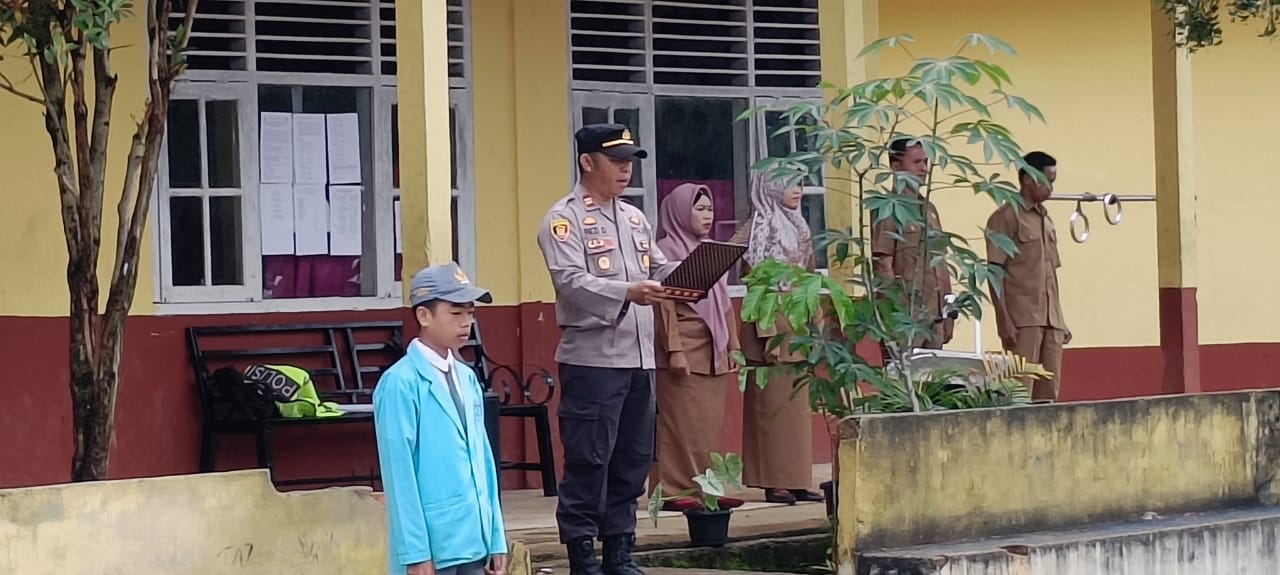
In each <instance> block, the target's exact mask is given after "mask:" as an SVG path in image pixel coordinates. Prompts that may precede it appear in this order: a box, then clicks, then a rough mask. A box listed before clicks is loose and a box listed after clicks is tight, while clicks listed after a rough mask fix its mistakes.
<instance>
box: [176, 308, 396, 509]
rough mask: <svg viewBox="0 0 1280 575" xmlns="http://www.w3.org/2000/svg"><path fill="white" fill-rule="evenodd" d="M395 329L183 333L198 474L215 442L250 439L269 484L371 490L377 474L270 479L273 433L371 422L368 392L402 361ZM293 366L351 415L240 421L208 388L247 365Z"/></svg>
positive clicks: (212, 462)
mask: <svg viewBox="0 0 1280 575" xmlns="http://www.w3.org/2000/svg"><path fill="white" fill-rule="evenodd" d="M403 326H404V324H403V323H402V322H398V321H381V322H350V323H310V324H287V325H247V326H218V327H190V328H187V341H188V344H189V346H190V351H191V363H192V367H193V369H194V370H195V376H196V385H197V387H198V393H199V399H200V415H201V431H200V471H201V472H212V471H215V470H216V469H217V450H218V437H219V436H221V435H253V436H254V439H255V443H256V447H257V456H258V467H264V468H266V469H268V470H270V472H271V477H272V480H273V481H274V482H275V484H276V485H279V486H287V485H307V484H321V483H329V484H332V483H351V482H361V483H365V482H367V483H372V482H374V481H377V480H379V479H380V477H379V475H378V474H377V473H372V472H371V473H370V474H369V475H353V476H349V477H312V478H299V479H286V480H280V479H276V476H275V475H276V474H275V465H274V464H275V460H274V453H273V447H272V437H271V436H272V432H273V430H275V429H276V428H278V427H296V426H309V425H350V424H366V425H371V424H372V423H373V411H372V403H371V402H372V400H373V387H374V384H375V383H377V381H378V377H379V376H380V375H381V373H382V372H383V371H384V370H386V369H387V368H388V367H390V366H391V364H393V363H395V361H396V360H397V359H399V358H400V356H402V355H403V354H404V341H403V337H402V333H403ZM254 363H269V364H278V365H294V366H297V367H301V368H304V369H306V370H307V371H308V372H310V374H311V378H312V380H313V381H314V382H315V384H316V390H317V391H318V392H319V394H320V398H321V400H323V401H333V402H336V403H339V404H342V405H343V406H344V407H348V406H349V407H351V408H352V409H351V411H349V412H348V413H346V414H344V415H342V416H341V417H303V418H287V417H273V418H268V419H261V420H247V419H242V418H236V417H234V416H233V411H234V405H233V403H232V400H231V399H230V398H227V397H224V396H222V395H221V394H220V393H218V392H217V390H216V388H215V386H214V385H213V381H212V380H213V373H214V371H216V370H217V369H218V368H220V367H233V368H235V369H237V370H243V369H244V368H245V367H247V366H248V365H250V364H254Z"/></svg>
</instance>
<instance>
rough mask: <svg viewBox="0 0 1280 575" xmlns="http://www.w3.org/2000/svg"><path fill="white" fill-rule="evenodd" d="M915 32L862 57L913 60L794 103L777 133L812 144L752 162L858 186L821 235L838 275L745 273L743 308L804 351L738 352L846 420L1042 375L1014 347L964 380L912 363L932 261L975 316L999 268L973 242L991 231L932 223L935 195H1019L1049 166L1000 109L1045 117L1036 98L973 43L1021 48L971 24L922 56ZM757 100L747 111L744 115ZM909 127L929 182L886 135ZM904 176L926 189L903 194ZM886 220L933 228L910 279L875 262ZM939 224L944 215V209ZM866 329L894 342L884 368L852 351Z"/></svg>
mask: <svg viewBox="0 0 1280 575" xmlns="http://www.w3.org/2000/svg"><path fill="white" fill-rule="evenodd" d="M911 42H913V39H912V38H911V37H910V36H893V37H888V38H883V39H880V40H877V41H875V42H873V43H871V44H870V45H868V46H867V47H866V48H865V49H864V50H863V51H862V53H861V54H860V55H859V57H860V58H865V57H870V56H873V55H875V54H877V53H878V52H881V51H882V50H886V49H897V50H902V51H904V52H905V53H906V54H907V55H908V57H910V58H911V61H912V63H911V66H910V69H909V71H908V72H907V73H906V74H904V75H901V76H893V77H887V78H877V79H873V80H870V81H867V82H864V83H861V84H858V85H856V86H852V87H849V88H845V89H839V90H836V91H835V95H834V97H832V98H831V99H830V100H829V101H824V102H814V103H802V104H798V105H795V106H791V107H789V108H786V109H785V111H784V112H783V116H784V117H785V118H786V122H785V124H786V125H785V126H783V127H781V128H779V129H778V130H777V131H776V132H777V133H778V134H785V133H791V132H794V133H795V134H796V140H797V141H798V142H801V143H802V144H803V145H801V146H798V147H799V148H801V151H798V152H795V153H793V154H791V155H789V156H786V157H775V158H766V159H764V160H761V161H760V162H759V163H758V164H757V165H756V166H754V169H757V170H763V171H766V172H767V173H768V174H769V175H770V177H772V178H778V179H783V180H785V181H786V182H787V183H788V184H789V185H790V184H792V183H797V182H801V181H805V180H807V179H812V178H816V177H818V176H819V175H821V177H822V178H823V179H824V180H825V182H826V183H827V186H828V192H829V193H830V194H832V195H833V197H834V195H835V194H838V193H845V194H850V195H852V199H853V201H854V203H855V205H856V206H857V218H858V221H857V223H856V224H855V225H853V226H851V227H849V228H846V229H844V230H827V231H826V232H824V233H822V234H819V235H818V236H817V237H816V238H815V243H816V244H817V249H821V250H828V252H829V255H830V258H831V259H830V261H831V268H832V274H831V275H830V276H828V275H825V274H822V273H816V272H810V271H807V270H806V269H804V268H801V267H797V266H794V265H790V264H788V263H784V262H780V261H777V260H765V261H763V262H761V263H760V264H758V265H756V266H754V267H753V268H752V269H751V271H750V273H749V274H748V275H747V276H746V278H745V280H744V281H745V283H746V285H747V295H746V297H745V299H744V301H743V305H742V320H743V321H744V322H755V323H757V324H759V325H760V326H761V327H765V326H766V325H769V324H772V323H773V322H774V321H775V318H777V317H778V316H779V315H780V316H781V317H783V318H785V320H786V322H787V323H788V324H789V325H790V328H791V331H790V333H785V330H783V331H784V333H780V334H779V335H777V336H774V337H772V338H770V340H769V342H768V346H769V347H770V348H771V349H778V347H779V346H788V349H789V351H791V352H793V353H798V354H799V355H800V356H802V357H803V359H802V360H801V361H799V362H796V363H790V364H784V365H777V366H763V367H762V366H746V365H745V361H744V360H743V358H742V356H741V354H738V355H737V357H736V358H735V359H736V360H737V361H738V363H739V364H741V365H744V369H742V370H741V371H740V380H739V384H740V386H742V387H745V386H746V385H758V386H761V387H763V386H764V385H765V384H766V382H767V380H768V377H769V374H768V371H769V370H775V369H781V370H788V371H790V372H792V373H793V374H794V376H795V385H796V388H797V392H799V391H800V390H801V389H807V390H808V400H809V403H810V405H811V407H812V408H813V409H814V411H816V412H819V413H823V414H826V415H828V416H830V417H834V418H843V417H846V416H849V415H854V414H857V413H868V412H886V411H921V410H930V409H947V408H953V409H954V408H966V407H982V406H995V405H1008V404H1015V403H1026V402H1028V401H1029V396H1028V394H1027V392H1026V388H1025V386H1024V385H1023V384H1022V383H1020V382H1019V379H1022V378H1026V377H1029V376H1037V375H1044V374H1045V372H1044V370H1043V369H1042V368H1040V367H1039V366H1036V365H1031V364H1028V363H1027V362H1025V361H1023V360H1021V359H1020V358H1016V357H1013V356H1012V354H1001V355H996V356H993V357H991V358H989V360H991V361H992V362H993V363H990V364H988V365H987V368H988V369H986V370H985V371H986V373H982V374H980V377H979V378H978V379H977V380H973V379H968V378H967V375H968V374H961V373H946V372H942V371H938V370H933V371H929V370H923V369H916V368H914V367H913V365H912V360H913V359H912V354H911V353H910V352H909V350H910V349H911V348H912V343H913V342H920V341H922V340H923V339H925V338H929V337H933V333H934V324H935V322H937V321H938V320H939V318H937V317H934V315H936V314H932V313H930V312H929V311H928V307H927V306H926V305H925V302H924V301H923V298H922V295H921V289H920V288H921V285H922V280H923V275H924V273H925V270H926V268H929V269H932V268H933V267H934V266H938V265H941V266H943V267H945V270H946V274H947V275H948V277H949V278H951V283H952V286H953V290H952V291H953V293H954V295H955V299H954V302H953V303H952V304H951V305H950V308H951V309H954V310H955V311H956V312H957V313H958V315H959V316H963V317H970V318H976V319H980V318H981V315H982V303H983V302H984V301H986V300H987V294H986V291H985V290H986V289H987V286H988V285H989V284H990V281H991V280H992V279H995V278H998V277H1002V274H1003V271H1002V270H1001V269H1000V268H999V267H996V266H992V265H990V264H988V263H987V261H986V259H985V258H984V257H983V256H982V255H980V254H979V253H977V252H976V251H975V250H974V249H973V248H972V247H971V246H970V241H971V240H975V239H976V240H978V241H979V242H982V240H983V233H984V232H982V231H977V232H975V233H974V236H975V237H972V238H971V237H966V236H964V235H961V234H959V233H956V232H954V231H948V230H945V229H938V228H937V226H930V225H928V224H927V223H926V211H925V206H926V205H927V204H928V203H929V202H931V201H932V200H933V199H935V198H937V197H938V196H937V195H938V194H952V193H966V194H976V195H977V196H982V197H983V198H985V199H986V200H989V201H991V202H993V203H996V204H998V203H1001V202H1016V203H1018V204H1019V205H1021V203H1022V199H1021V196H1020V195H1019V190H1018V184H1017V183H1016V178H1017V172H1018V170H1019V169H1020V168H1026V169H1028V171H1029V173H1032V174H1033V176H1035V177H1037V178H1043V176H1042V175H1040V174H1039V172H1038V171H1035V170H1034V169H1032V168H1030V166H1027V165H1026V163H1025V162H1024V161H1023V160H1022V155H1023V153H1022V150H1021V149H1020V148H1019V146H1018V144H1017V142H1016V141H1015V140H1014V137H1013V134H1012V132H1011V131H1010V130H1009V129H1008V128H1007V127H1005V126H1004V125H1001V124H1000V123H997V122H996V121H995V120H994V117H993V113H992V110H993V109H997V108H1009V109H1013V110H1014V111H1016V112H1020V113H1022V114H1024V115H1025V116H1026V117H1027V118H1028V119H1034V120H1039V121H1044V118H1043V116H1042V114H1041V112H1040V111H1039V110H1038V109H1037V108H1036V107H1035V106H1034V105H1032V104H1031V103H1029V102H1028V101H1026V100H1025V99H1023V98H1021V97H1018V96H1016V95H1014V94H1012V93H1010V92H1008V91H1007V89H1008V88H1009V87H1010V85H1011V83H1012V82H1011V80H1010V77H1009V74H1008V73H1007V72H1006V71H1005V69H1004V68H1002V67H1001V66H1000V65H998V64H996V63H994V62H991V61H987V60H981V59H977V58H974V57H970V56H968V55H966V53H967V52H969V51H972V50H974V49H985V50H986V52H987V53H989V54H1004V55H1007V56H1009V57H1012V56H1014V50H1013V49H1012V48H1011V47H1010V46H1008V45H1007V44H1005V43H1003V42H1001V41H1000V40H998V39H996V38H993V37H990V36H986V35H983V34H968V35H965V36H963V37H962V38H961V39H960V41H959V42H958V47H957V50H956V51H955V53H953V54H951V55H949V56H945V57H917V56H915V55H914V54H912V52H911V50H910V48H909V46H908V45H909V44H910V43H911ZM826 87H827V88H831V87H830V86H826ZM760 112H761V110H760V109H753V110H748V111H747V112H746V113H744V117H745V116H750V115H753V114H757V113H760ZM899 139H905V140H907V145H908V146H915V145H919V146H920V147H921V148H922V149H923V151H924V152H925V154H926V155H927V156H928V158H929V171H928V174H927V177H925V178H924V180H923V181H920V180H918V179H917V178H916V177H915V176H912V175H911V174H909V173H907V172H896V173H895V171H894V170H893V168H892V167H891V165H890V144H891V143H892V142H894V141H895V140H899ZM908 186H910V188H911V189H914V190H918V192H919V193H918V194H908V193H903V192H904V190H905V189H906V188H907V187H908ZM841 188H843V189H841ZM880 222H891V224H892V225H889V226H887V227H889V228H891V229H892V231H890V232H889V234H890V235H891V237H893V238H894V239H896V240H898V241H905V239H904V237H905V235H906V234H905V233H904V232H905V231H906V230H920V229H922V228H923V229H924V230H926V233H918V234H915V235H916V236H918V237H919V245H917V246H916V248H917V249H918V252H917V253H919V254H925V255H923V256H921V257H920V258H919V260H920V261H921V262H923V265H918V266H916V270H915V272H914V273H911V274H904V275H909V277H903V278H900V279H896V280H895V279H894V278H891V277H885V276H884V274H883V273H877V270H876V269H874V268H875V266H873V261H872V258H871V254H870V253H869V246H870V241H869V237H870V234H871V228H872V226H873V225H874V224H876V223H880ZM943 222H944V227H945V217H944V218H943ZM990 239H991V241H992V242H993V243H994V244H995V245H996V246H998V249H1001V250H1004V251H1005V252H1007V253H1009V254H1014V253H1016V251H1017V247H1016V245H1015V243H1014V242H1013V241H1012V240H1011V239H1010V238H1009V237H1007V236H1005V235H1003V234H992V235H991V238H990ZM890 275H891V274H890ZM997 285H998V284H997ZM868 339H870V340H873V341H875V342H878V343H879V344H880V345H882V346H883V348H884V349H885V350H886V351H887V355H888V359H889V360H890V361H889V364H888V365H887V366H880V365H877V364H878V363H879V362H878V361H877V362H872V361H869V360H868V358H865V357H862V356H860V355H858V354H857V353H856V352H855V350H854V345H855V344H856V343H858V342H861V341H864V340H868ZM997 364H998V365H999V366H1001V367H999V369H996V368H995V366H996V365H997ZM1010 367H1012V368H1014V369H1013V370H1012V371H1010V370H1009V368H1010Z"/></svg>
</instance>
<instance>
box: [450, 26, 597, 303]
mask: <svg viewBox="0 0 1280 575" xmlns="http://www.w3.org/2000/svg"><path fill="white" fill-rule="evenodd" d="M567 9H568V4H567V3H566V2H564V1H563V0H491V1H485V2H479V1H477V2H472V4H471V10H472V14H471V25H472V27H473V29H472V38H474V39H475V45H474V46H473V47H472V58H473V64H472V74H473V78H474V79H473V82H474V84H473V85H474V89H473V93H474V101H473V106H474V111H475V150H476V152H475V156H476V165H475V174H476V177H475V189H476V253H477V254H478V255H477V260H478V261H477V267H478V268H479V269H478V270H477V282H480V283H482V285H484V286H486V287H487V288H489V289H490V290H492V291H493V296H494V303H495V304H507V305H513V304H517V303H520V302H532V301H552V300H554V299H555V293H554V292H553V290H552V288H551V279H550V277H549V276H548V275H547V270H546V267H545V266H544V264H543V260H542V253H541V252H540V251H539V250H538V244H537V241H536V239H537V233H538V226H540V225H541V223H542V217H543V215H544V214H545V213H546V211H547V209H548V208H550V207H551V204H553V203H555V201H556V200H557V199H559V198H560V197H561V196H563V195H565V194H567V193H569V190H570V187H571V186H572V185H573V181H572V179H571V178H570V171H569V166H570V155H571V154H572V149H571V142H570V139H569V138H570V136H571V128H570V126H571V125H572V122H571V120H570V118H569V63H568V55H569V47H568V38H569V35H568V15H567V13H566V11H567Z"/></svg>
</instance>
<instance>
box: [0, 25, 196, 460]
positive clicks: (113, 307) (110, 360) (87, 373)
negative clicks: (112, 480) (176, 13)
mask: <svg viewBox="0 0 1280 575" xmlns="http://www.w3.org/2000/svg"><path fill="white" fill-rule="evenodd" d="M197 2H198V0H185V1H179V2H178V3H179V4H180V5H182V6H183V7H184V10H183V12H180V14H183V13H184V14H185V18H184V19H183V23H182V24H181V25H180V26H178V28H177V29H176V30H175V31H173V32H171V31H170V30H169V23H170V18H171V16H172V11H173V1H172V0H151V1H148V2H146V4H145V6H146V8H145V11H146V23H147V26H146V27H147V33H148V39H147V40H148V44H149V45H144V44H142V43H137V42H123V43H119V42H116V40H117V39H116V38H115V37H114V36H113V30H114V29H115V28H116V27H117V26H119V25H120V24H121V23H122V22H125V21H126V20H129V19H132V18H133V17H134V3H133V2H132V1H130V0H0V42H2V43H3V51H2V52H0V57H2V56H3V55H8V56H10V57H14V58H21V59H22V60H24V61H25V63H26V64H28V66H23V67H25V68H27V70H25V71H24V72H23V74H22V75H21V76H12V77H11V76H10V75H7V74H4V73H0V89H3V90H4V91H5V92H8V93H9V94H10V95H11V96H13V97H15V98H16V99H18V100H21V101H25V102H27V103H30V104H34V105H35V107H33V108H32V111H33V112H34V111H35V110H37V109H38V110H39V112H40V113H41V114H42V115H43V116H44V126H45V131H46V132H47V134H48V137H49V142H50V144H51V146H52V152H53V153H52V159H53V174H54V176H55V178H54V179H55V180H56V181H57V184H58V199H59V203H60V206H61V211H62V230H63V234H64V235H65V236H66V245H67V288H68V291H69V292H70V314H69V315H70V325H71V327H70V330H71V337H70V349H69V352H70V354H69V355H70V381H71V405H72V425H73V430H74V431H73V438H74V442H75V446H74V451H73V456H72V462H71V479H72V480H73V481H86V480H95V479H104V478H106V476H107V464H108V459H109V455H110V449H111V441H112V435H113V432H114V428H115V404H116V390H117V389H118V387H119V380H120V356H121V352H122V350H123V345H124V324H125V319H127V317H128V315H129V308H130V306H131V305H132V304H133V295H134V288H135V287H136V286H137V282H138V255H139V250H140V249H141V247H142V245H143V244H142V243H143V241H144V238H143V231H144V230H145V228H146V223H147V215H148V212H149V211H150V207H151V194H152V191H153V189H154V187H155V182H156V170H157V167H158V166H159V160H160V151H161V143H162V142H163V140H164V130H165V125H166V122H167V118H168V111H169V94H170V91H171V90H172V88H173V83H174V80H175V79H176V78H177V77H178V76H180V75H181V74H182V72H183V71H184V70H185V68H186V59H185V50H186V47H187V40H188V31H190V30H191V24H192V20H193V19H194V17H195V10H196V6H197ZM121 50H145V51H146V55H147V59H146V62H147V70H146V72H147V73H146V77H145V78H143V77H141V74H137V73H134V72H131V75H130V78H131V79H135V78H136V80H134V81H138V82H146V83H147V92H146V94H147V95H146V102H145V104H144V106H143V107H142V111H141V114H140V117H138V118H136V119H135V125H134V127H133V128H134V132H133V138H132V140H131V141H130V143H129V147H128V148H127V149H113V148H111V147H110V145H109V143H110V140H111V138H110V134H111V128H112V120H113V118H112V113H113V108H114V105H115V96H116V88H117V85H118V82H119V77H118V76H117V75H116V70H115V68H114V66H113V65H112V56H113V54H115V53H116V52H118V51H121ZM17 67H18V66H15V67H13V68H17ZM13 68H9V69H10V70H12V69H13ZM113 162H115V163H118V165H122V166H123V167H124V170H123V182H122V184H121V190H120V199H119V203H118V204H117V207H116V211H117V215H118V221H117V224H116V230H115V235H116V241H115V260H114V264H113V265H112V266H111V283H110V285H109V286H108V291H107V298H106V304H105V306H102V307H100V306H99V303H100V301H99V294H100V290H99V281H98V257H99V252H100V247H101V243H102V242H101V238H102V211H103V196H104V191H105V189H106V186H107V178H106V175H107V168H108V166H109V165H111V164H112V163H113Z"/></svg>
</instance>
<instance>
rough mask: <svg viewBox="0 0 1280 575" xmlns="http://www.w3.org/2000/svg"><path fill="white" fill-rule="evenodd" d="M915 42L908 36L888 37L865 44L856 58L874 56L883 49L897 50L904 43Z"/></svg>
mask: <svg viewBox="0 0 1280 575" xmlns="http://www.w3.org/2000/svg"><path fill="white" fill-rule="evenodd" d="M915 41H916V39H915V38H913V37H911V36H910V35H908V34H899V35H897V36H888V37H885V38H880V39H879V40H876V41H874V42H872V43H870V44H867V47H865V48H863V49H862V50H861V51H860V52H858V56H857V57H858V58H861V57H863V56H867V55H870V54H875V53H876V52H879V51H881V50H883V49H885V48H897V47H898V46H901V45H903V44H904V43H907V42H915Z"/></svg>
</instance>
